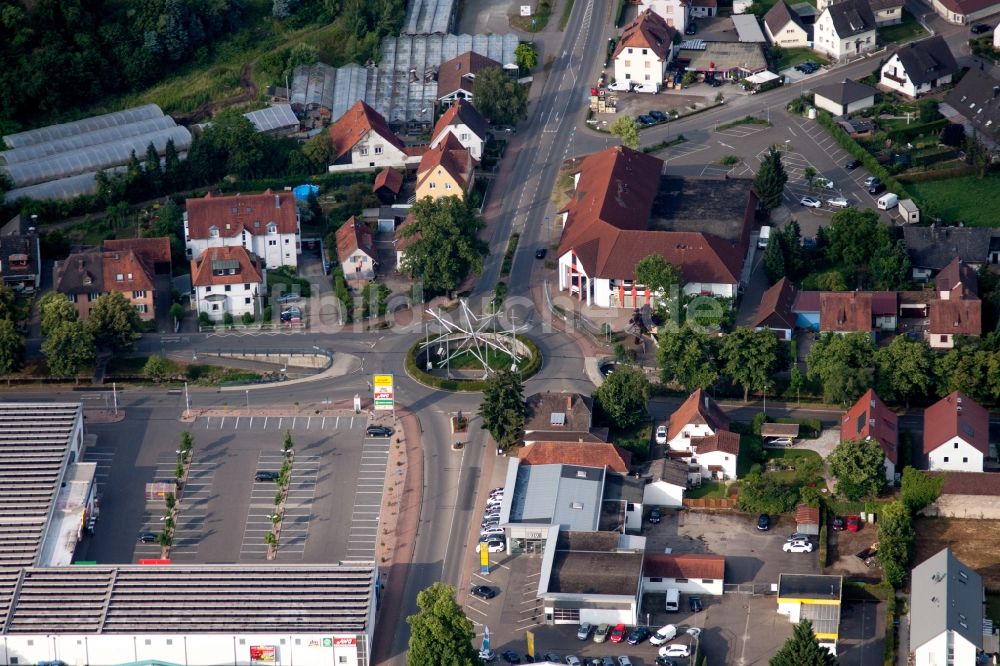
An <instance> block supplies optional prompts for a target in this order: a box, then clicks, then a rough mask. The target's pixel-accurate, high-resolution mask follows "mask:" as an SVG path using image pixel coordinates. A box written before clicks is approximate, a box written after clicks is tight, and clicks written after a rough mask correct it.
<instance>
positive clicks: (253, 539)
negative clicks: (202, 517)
mask: <svg viewBox="0 0 1000 666" xmlns="http://www.w3.org/2000/svg"><path fill="white" fill-rule="evenodd" d="M284 459H285V456H284V454H282V453H280V452H274V453H272V452H264V451H262V452H261V453H260V454H259V455H258V458H257V471H277V470H279V469H281V465H282V463H284ZM320 465H321V459H320V457H319V456H306V455H297V456H295V459H294V460H293V463H292V478H291V479H290V480H289V482H288V492H287V494H286V495H285V505H284V512H283V513H282V517H281V536H280V539H279V541H278V552H277V556H276V557H277V559H283V560H288V559H302V556H303V554H304V553H305V544H306V540H307V539H308V537H309V523H310V521H311V520H312V518H313V515H312V505H313V499H314V497H315V494H316V480H317V478H318V477H319V470H320ZM275 493H276V485H275V483H274V482H273V481H254V484H253V487H252V488H251V490H250V502H249V505H248V509H247V518H246V525H245V527H244V530H243V543H242V544H241V545H240V559H241V560H244V559H255V560H261V559H264V558H265V557H266V556H267V544H266V543H265V541H264V537H265V535H266V534H267V533H268V532H270V531H271V528H272V525H273V523H272V522H271V516H272V515H273V513H274V510H275V507H274V496H275Z"/></svg>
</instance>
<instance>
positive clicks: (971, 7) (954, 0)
mask: <svg viewBox="0 0 1000 666" xmlns="http://www.w3.org/2000/svg"><path fill="white" fill-rule="evenodd" d="M941 4H942V5H943V6H944V8H945V9H947V10H948V11H950V12H953V13H955V14H960V15H963V16H964V15H967V14H975V13H977V12H981V11H982V10H984V9H986V8H987V7H991V8H993V9H994V10H996V9H998V8H1000V2H997V0H941Z"/></svg>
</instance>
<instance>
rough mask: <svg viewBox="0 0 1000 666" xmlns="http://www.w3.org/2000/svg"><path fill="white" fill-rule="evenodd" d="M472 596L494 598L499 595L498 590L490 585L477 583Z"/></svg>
mask: <svg viewBox="0 0 1000 666" xmlns="http://www.w3.org/2000/svg"><path fill="white" fill-rule="evenodd" d="M472 596H474V597H479V598H480V599H492V598H493V597H495V596H497V591H496V590H494V589H493V588H492V587H490V586H489V585H476V586H475V587H473V588H472Z"/></svg>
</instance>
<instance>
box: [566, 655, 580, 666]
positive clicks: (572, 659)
mask: <svg viewBox="0 0 1000 666" xmlns="http://www.w3.org/2000/svg"><path fill="white" fill-rule="evenodd" d="M566 664H567V665H568V666H583V664H582V663H580V658H579V657H577V656H576V655H575V654H568V655H566Z"/></svg>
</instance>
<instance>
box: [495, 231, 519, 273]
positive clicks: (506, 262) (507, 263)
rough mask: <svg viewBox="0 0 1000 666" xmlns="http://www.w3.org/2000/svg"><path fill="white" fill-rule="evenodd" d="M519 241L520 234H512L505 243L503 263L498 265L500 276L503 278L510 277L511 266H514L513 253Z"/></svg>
mask: <svg viewBox="0 0 1000 666" xmlns="http://www.w3.org/2000/svg"><path fill="white" fill-rule="evenodd" d="M520 239H521V235H520V234H518V233H513V234H511V235H510V240H508V241H507V251H506V252H504V255H503V263H502V264H500V275H501V276H503V277H506V276H508V275H510V269H511V266H512V265H513V264H514V253H515V252H517V243H518V241H519V240H520Z"/></svg>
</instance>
